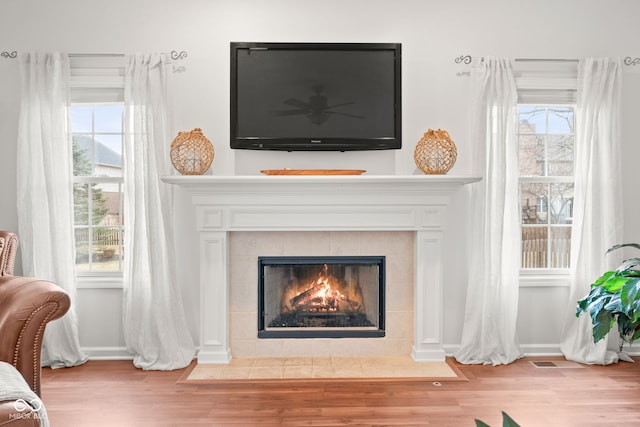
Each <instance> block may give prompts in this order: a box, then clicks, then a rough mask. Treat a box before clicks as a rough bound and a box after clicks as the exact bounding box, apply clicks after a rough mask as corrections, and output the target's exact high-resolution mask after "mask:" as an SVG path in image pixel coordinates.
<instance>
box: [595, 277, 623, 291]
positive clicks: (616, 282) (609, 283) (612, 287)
mask: <svg viewBox="0 0 640 427" xmlns="http://www.w3.org/2000/svg"><path fill="white" fill-rule="evenodd" d="M627 279H628V278H627V277H624V276H618V275H615V276H611V277H610V278H609V279H608V280H606V281H605V282H604V283H602V285H600V286H602V288H604V289H605V290H606V291H607V292H611V293H612V294H615V293H616V292H618V291H620V289H622V287H623V286H624V284H625V283H627Z"/></svg>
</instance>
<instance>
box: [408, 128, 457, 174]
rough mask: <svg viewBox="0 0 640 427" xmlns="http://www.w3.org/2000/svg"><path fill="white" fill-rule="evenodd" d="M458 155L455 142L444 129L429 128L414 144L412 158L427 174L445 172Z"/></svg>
mask: <svg viewBox="0 0 640 427" xmlns="http://www.w3.org/2000/svg"><path fill="white" fill-rule="evenodd" d="M457 157H458V150H457V149H456V144H455V143H454V142H453V141H452V140H451V137H450V136H449V132H447V131H446V130H442V129H438V130H433V129H429V130H428V131H427V132H426V133H425V134H424V136H423V137H422V138H421V139H420V141H418V144H416V149H415V151H414V152H413V158H414V159H415V161H416V165H417V166H418V167H419V168H420V169H421V170H422V172H424V173H426V174H427V175H443V174H446V173H447V172H448V171H449V170H450V169H451V168H452V167H453V165H454V164H455V162H456V158H457Z"/></svg>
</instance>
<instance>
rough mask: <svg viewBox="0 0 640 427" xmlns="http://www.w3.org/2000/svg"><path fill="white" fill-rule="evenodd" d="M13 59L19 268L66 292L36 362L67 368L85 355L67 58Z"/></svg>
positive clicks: (41, 55) (56, 55)
mask: <svg viewBox="0 0 640 427" xmlns="http://www.w3.org/2000/svg"><path fill="white" fill-rule="evenodd" d="M19 62H20V75H21V89H22V99H21V106H20V119H19V125H18V126H19V128H18V156H17V171H18V172H17V183H18V185H17V186H18V188H17V189H18V200H17V210H18V232H19V237H20V241H21V244H20V246H21V248H22V251H21V252H22V267H23V273H24V275H25V276H33V277H38V278H40V279H44V280H49V281H51V282H54V283H56V284H57V285H58V286H60V287H61V288H63V289H64V290H65V291H67V292H68V293H69V295H70V296H71V301H72V306H71V310H69V312H68V313H67V314H66V315H65V316H64V317H62V318H61V319H59V320H56V321H54V322H51V323H50V324H49V325H48V326H47V329H46V330H45V335H44V341H43V353H42V364H43V365H45V366H52V367H56V368H57V367H65V366H74V365H79V364H81V363H84V362H85V361H86V360H87V357H86V356H85V354H84V353H83V352H82V350H81V349H80V344H79V341H78V326H77V317H76V313H75V301H76V281H75V280H76V279H75V271H74V268H75V248H74V240H73V236H74V232H73V183H72V177H73V164H72V156H71V150H72V148H71V139H70V138H69V134H68V133H67V107H68V100H69V96H68V95H69V90H68V82H69V58H68V56H67V55H64V54H61V53H24V54H22V55H20V58H19Z"/></svg>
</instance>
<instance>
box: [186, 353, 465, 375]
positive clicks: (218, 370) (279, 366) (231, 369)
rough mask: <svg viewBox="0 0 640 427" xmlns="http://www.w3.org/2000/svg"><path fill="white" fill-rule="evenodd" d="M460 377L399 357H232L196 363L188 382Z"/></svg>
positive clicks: (439, 367)
mask: <svg viewBox="0 0 640 427" xmlns="http://www.w3.org/2000/svg"><path fill="white" fill-rule="evenodd" d="M350 378H354V379H363V378H403V379H404V378H407V379H411V378H420V379H422V380H425V379H432V380H435V379H450V380H456V379H458V380H459V379H460V378H459V376H458V375H457V374H456V372H455V371H454V370H453V369H451V367H450V366H449V365H448V364H447V363H446V362H415V361H414V360H412V359H411V357H410V356H408V355H407V356H400V357H363V358H354V357H272V358H233V359H232V360H231V362H229V364H227V365H197V366H196V367H195V368H194V369H193V370H192V371H191V372H190V374H189V375H188V377H187V380H189V381H206V380H270V379H271V380H276V379H350Z"/></svg>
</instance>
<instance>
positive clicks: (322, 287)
mask: <svg viewBox="0 0 640 427" xmlns="http://www.w3.org/2000/svg"><path fill="white" fill-rule="evenodd" d="M327 270H328V267H327V265H326V264H325V265H324V268H323V272H320V273H319V275H318V278H317V279H315V280H313V281H312V282H311V283H309V284H308V285H307V287H306V289H305V290H303V291H302V292H298V293H297V294H296V295H295V296H294V297H292V298H290V299H289V307H290V308H291V310H294V311H303V312H309V313H334V312H338V311H341V312H343V311H359V310H360V309H361V303H360V302H358V301H354V300H352V299H349V298H348V297H347V296H346V295H345V294H343V293H342V292H340V290H339V288H340V286H339V282H338V280H336V279H335V278H333V277H331V276H329V275H328V274H327Z"/></svg>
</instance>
